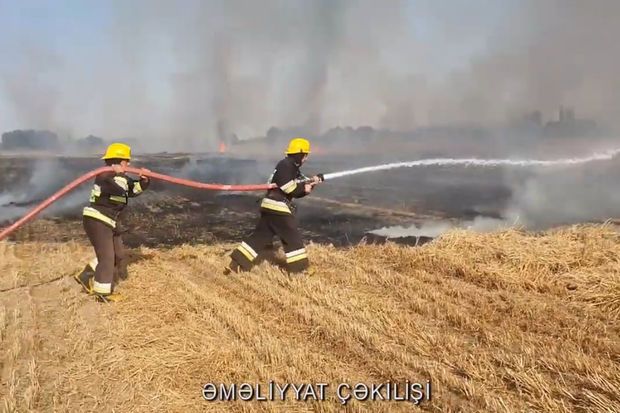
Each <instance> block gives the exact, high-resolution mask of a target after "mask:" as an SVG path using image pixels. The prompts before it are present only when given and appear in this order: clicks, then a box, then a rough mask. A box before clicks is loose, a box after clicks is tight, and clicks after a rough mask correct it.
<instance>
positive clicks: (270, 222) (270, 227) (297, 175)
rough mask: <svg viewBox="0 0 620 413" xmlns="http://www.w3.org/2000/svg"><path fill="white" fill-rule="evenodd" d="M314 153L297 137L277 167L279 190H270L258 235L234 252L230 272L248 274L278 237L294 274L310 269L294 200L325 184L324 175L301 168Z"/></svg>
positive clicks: (263, 204)
mask: <svg viewBox="0 0 620 413" xmlns="http://www.w3.org/2000/svg"><path fill="white" fill-rule="evenodd" d="M309 154H310V142H308V140H306V139H304V138H294V139H292V140H291V141H290V143H289V145H288V149H287V150H286V157H285V158H284V159H282V160H281V161H280V162H278V164H277V165H276V168H275V170H274V171H273V173H272V175H271V177H270V178H269V181H268V183H275V184H276V188H274V189H270V190H268V191H267V194H266V196H265V197H264V198H263V200H262V202H261V205H260V219H259V220H258V223H257V225H256V228H255V230H254V232H253V233H252V234H251V235H250V236H249V237H248V238H247V239H245V240H244V241H243V242H241V244H240V245H239V246H238V247H237V248H236V249H235V250H234V251H233V252H232V253H231V256H230V257H231V263H230V265H229V267H228V268H227V269H226V271H225V272H226V273H228V272H230V271H234V272H239V271H248V270H250V269H251V268H252V266H253V265H254V263H255V261H256V259H257V257H258V254H259V253H260V252H261V251H262V250H264V249H265V248H266V247H267V246H268V245H270V244H271V242H272V240H273V237H274V235H275V236H277V237H279V238H280V240H281V241H282V246H283V247H284V252H285V254H286V265H287V269H288V271H289V272H290V273H296V272H303V271H304V270H306V269H307V268H308V266H309V260H308V254H307V252H306V249H305V248H304V242H303V239H302V236H301V233H300V232H299V229H298V228H297V225H298V222H297V218H296V217H295V205H294V204H293V199H294V198H303V197H304V196H306V195H308V194H309V193H310V192H311V191H312V189H313V188H314V186H315V185H317V184H318V183H320V182H322V181H323V175H322V174H319V175H315V176H313V177H312V178H307V177H306V176H304V175H303V174H302V173H301V171H300V167H301V165H302V164H303V163H304V162H306V160H307V159H308V155H309Z"/></svg>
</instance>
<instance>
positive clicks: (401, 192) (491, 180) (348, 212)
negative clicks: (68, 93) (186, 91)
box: [0, 154, 618, 247]
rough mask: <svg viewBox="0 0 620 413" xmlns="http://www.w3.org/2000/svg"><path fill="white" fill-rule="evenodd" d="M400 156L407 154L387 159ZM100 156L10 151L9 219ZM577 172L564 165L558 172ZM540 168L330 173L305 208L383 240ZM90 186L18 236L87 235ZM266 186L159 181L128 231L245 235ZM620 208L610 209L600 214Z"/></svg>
mask: <svg viewBox="0 0 620 413" xmlns="http://www.w3.org/2000/svg"><path fill="white" fill-rule="evenodd" d="M395 160H402V159H388V160H387V161H395ZM275 161H277V159H268V160H267V159H261V160H255V159H238V158H232V157H224V156H220V155H191V156H190V155H187V154H162V155H150V156H143V157H138V158H137V159H136V160H135V162H134V166H138V167H140V166H144V167H147V168H149V169H151V170H153V171H156V172H161V173H164V174H169V175H173V176H179V177H185V178H189V179H194V180H197V181H202V182H216V183H229V184H243V183H264V182H265V181H266V180H267V178H268V176H269V174H270V173H271V171H272V169H273V165H274V163H275ZM383 161H385V160H383ZM374 163H375V164H376V163H377V161H374ZM372 164H373V160H372V159H363V158H358V159H355V160H348V161H346V162H343V160H342V158H329V157H318V156H317V157H316V159H311V160H310V161H309V162H308V164H307V165H305V166H304V168H303V170H304V172H305V173H306V174H307V175H311V174H314V173H318V172H324V173H329V172H334V171H338V170H343V169H347V168H354V167H359V166H367V165H372ZM100 165H101V164H100V161H99V160H98V159H96V158H28V157H21V158H0V170H1V174H0V176H1V179H0V226H4V225H6V224H8V223H10V222H12V221H13V220H15V219H17V218H19V217H20V216H22V215H23V214H25V213H26V212H28V211H29V210H30V209H31V208H33V207H34V206H35V205H36V204H37V203H38V202H40V201H41V200H43V199H45V198H46V197H48V196H49V195H51V194H52V193H53V192H55V191H56V190H58V189H60V188H61V187H62V186H64V185H65V184H67V183H68V182H70V181H71V180H73V179H75V178H76V177H78V176H79V175H81V174H83V173H85V172H87V171H89V170H92V169H94V168H97V167H99V166H100ZM569 172H570V176H571V179H572V182H573V183H574V185H576V186H579V185H580V184H582V185H585V184H587V182H588V181H592V180H596V179H597V178H598V177H601V176H607V175H613V174H616V173H617V172H618V168H617V166H616V162H603V163H601V164H599V165H598V166H597V167H596V168H594V167H592V166H590V167H588V168H573V169H572V170H570V171H569ZM567 173H568V172H567V171H566V170H560V171H555V172H553V173H552V174H551V175H552V176H555V175H557V176H563V175H564V174H567ZM554 174H555V175H554ZM533 175H534V172H533V171H529V170H516V171H515V170H511V171H508V170H503V169H500V168H494V169H485V168H473V167H467V168H459V167H439V166H434V167H424V168H403V169H396V170H391V171H382V172H376V173H369V174H361V175H357V176H350V177H344V178H340V179H335V180H332V181H327V182H325V183H324V184H323V185H321V186H319V187H318V188H317V189H316V190H315V191H314V192H313V194H312V195H310V196H309V197H307V198H304V199H301V200H298V201H297V205H298V217H299V220H300V223H301V228H302V230H303V233H304V236H305V237H306V239H307V240H308V241H313V242H318V243H328V244H329V243H331V244H334V245H336V246H347V245H355V244H358V243H360V242H369V243H376V242H379V243H381V242H384V241H385V237H386V235H377V234H372V233H370V232H371V231H374V230H378V229H381V228H386V227H393V226H401V227H410V226H418V227H420V226H422V225H428V224H429V223H431V224H432V223H441V225H443V226H444V227H445V226H446V225H450V223H453V224H458V223H460V222H465V221H471V220H474V219H495V220H501V219H503V218H505V217H504V216H503V213H504V211H505V210H506V208H507V206H508V205H509V204H510V202H511V200H512V197H513V196H514V188H515V186H517V185H525V184H526V183H527V181H528V179H531V176H533ZM90 186H91V184H90V183H86V184H83V185H82V186H81V187H80V188H78V189H77V190H76V191H74V192H72V193H71V194H69V196H67V197H66V198H63V199H62V200H61V201H59V202H58V203H57V204H55V205H53V206H52V207H50V208H49V209H48V210H46V211H44V212H43V214H42V215H41V216H40V218H39V219H37V220H36V221H35V222H33V223H30V224H29V225H27V226H26V227H25V228H23V229H22V230H20V231H19V232H17V233H16V234H14V235H13V236H12V239H14V240H30V241H32V240H41V241H65V240H68V239H73V238H75V237H81V236H83V232H82V228H81V216H80V214H81V208H82V207H83V206H84V205H85V203H86V200H87V198H88V192H89V191H90ZM262 195H263V193H262V192H237V193H226V192H214V191H200V190H195V189H191V188H185V187H181V186H176V185H172V184H168V183H165V182H161V181H153V184H152V186H151V188H150V190H149V191H148V192H147V193H145V194H144V195H143V196H141V197H139V198H136V199H133V200H132V202H131V207H130V213H129V217H128V233H127V234H126V236H125V239H126V242H127V244H128V245H130V246H132V247H137V246H141V245H144V246H148V247H155V246H175V245H180V244H202V243H216V242H236V241H238V240H240V238H241V237H243V236H244V235H245V234H247V233H248V232H250V231H251V230H252V229H253V226H254V224H255V222H256V219H257V211H258V201H259V199H260V197H261V196H262ZM612 212H613V211H612ZM615 217H616V215H613V214H608V215H607V216H602V217H601V219H600V220H604V219H607V218H615ZM594 221H596V219H594ZM567 223H571V222H567ZM436 232H437V231H431V233H429V234H424V233H420V232H419V231H418V232H417V235H416V237H407V236H406V234H403V233H402V231H401V233H399V234H398V235H395V236H394V237H392V240H393V241H395V242H401V243H407V244H419V243H420V242H421V241H422V242H425V241H428V240H430V239H432V238H433V237H434V236H435V235H436V234H435V233H436Z"/></svg>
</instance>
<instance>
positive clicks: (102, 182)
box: [83, 172, 150, 231]
mask: <svg viewBox="0 0 620 413" xmlns="http://www.w3.org/2000/svg"><path fill="white" fill-rule="evenodd" d="M149 184H150V181H148V180H147V179H145V178H141V179H140V180H135V179H132V178H130V177H129V176H127V175H126V174H124V173H115V172H105V173H103V174H100V175H97V177H96V178H95V184H94V185H93V188H92V190H91V193H90V205H89V206H87V207H85V208H84V210H83V215H84V216H85V217H90V218H94V219H97V220H99V221H102V222H104V223H105V224H107V225H108V226H110V227H111V228H113V229H114V230H117V231H120V228H119V226H120V225H119V224H120V221H121V220H122V216H123V211H124V210H125V207H126V206H127V203H128V199H129V198H132V197H136V196H138V195H140V194H141V193H142V191H144V190H145V189H147V188H148V186H149Z"/></svg>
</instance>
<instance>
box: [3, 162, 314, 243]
mask: <svg viewBox="0 0 620 413" xmlns="http://www.w3.org/2000/svg"><path fill="white" fill-rule="evenodd" d="M112 171H113V169H112V167H110V166H104V167H102V168H98V169H94V170H92V171H90V172H88V173H86V174H84V175H82V176H80V177H79V178H77V179H75V180H74V181H72V182H70V183H69V184H67V185H66V186H65V187H64V188H62V189H60V190H59V191H57V192H56V193H55V194H53V195H52V196H50V197H49V198H47V199H46V200H45V201H43V202H41V203H40V204H39V205H37V206H36V207H35V208H34V209H33V210H31V211H30V212H28V213H27V214H26V215H24V216H23V217H22V218H20V219H19V220H17V221H15V222H14V223H13V224H11V225H10V226H8V227H6V228H4V229H3V230H2V231H1V232H0V241H2V240H3V239H5V238H6V237H8V236H9V235H10V234H12V233H13V232H15V231H17V229H19V228H20V227H21V226H23V225H25V224H26V223H27V222H29V221H30V220H32V219H33V218H34V217H36V216H37V215H38V214H39V213H41V211H43V210H44V209H45V208H47V207H49V206H50V205H52V204H53V203H54V202H56V201H58V200H59V199H60V198H62V197H63V196H65V195H66V194H68V193H69V192H71V191H72V190H74V189H75V188H77V187H78V186H80V185H81V184H83V183H84V182H86V181H88V180H90V179H92V178H94V177H95V176H97V175H100V174H102V173H105V172H112ZM125 171H126V172H129V173H134V174H137V175H144V176H148V177H149V178H153V179H158V180H161V181H166V182H170V183H173V184H176V185H183V186H188V187H191V188H197V189H206V190H211V191H262V190H268V189H271V188H275V187H276V184H257V185H223V184H207V183H204V182H196V181H192V180H189V179H183V178H176V177H173V176H169V175H164V174H160V173H157V172H152V171H146V170H143V169H138V168H131V167H127V168H125ZM305 182H307V180H302V181H299V182H298V183H305Z"/></svg>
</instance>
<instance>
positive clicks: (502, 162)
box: [0, 148, 620, 241]
mask: <svg viewBox="0 0 620 413" xmlns="http://www.w3.org/2000/svg"><path fill="white" fill-rule="evenodd" d="M618 153H620V148H619V149H612V150H609V151H606V152H602V153H595V154H594V155H591V156H588V157H585V158H566V159H556V160H532V159H524V160H514V159H476V158H467V159H454V158H435V159H421V160H417V161H411V162H395V163H388V164H383V165H377V166H367V167H364V168H357V169H350V170H347V171H341V172H332V173H328V174H324V175H323V174H320V175H319V178H320V180H321V181H326V180H330V179H336V178H342V177H344V176H350V175H358V174H362V173H368V172H377V171H385V170H390V169H396V168H411V167H417V166H459V165H460V166H480V167H496V166H518V167H523V166H562V165H577V164H583V163H587V162H593V161H603V160H610V159H612V158H613V157H614V156H616V155H617V154H618ZM112 171H113V169H112V167H109V166H106V167H102V168H99V169H95V170H92V171H90V172H88V173H86V174H84V175H82V176H81V177H79V178H77V179H75V180H74V181H72V182H71V183H69V184H68V185H66V186H65V187H64V188H62V189H60V190H59V191H57V192H56V193H55V194H53V195H52V196H50V197H49V198H47V199H46V200H45V201H43V202H41V203H40V204H39V205H37V206H36V207H35V208H34V209H33V210H32V211H30V212H29V213H28V214H26V215H24V216H23V217H22V218H20V219H19V220H17V221H16V222H14V223H13V224H11V225H10V226H8V227H7V228H4V229H3V230H2V231H0V241H1V240H3V239H5V238H6V237H8V236H9V235H10V234H12V233H13V232H15V231H17V229H19V228H20V227H21V226H23V225H25V224H26V223H27V222H29V221H30V220H32V219H34V217H36V216H37V215H38V214H39V213H41V211H43V210H44V209H45V208H47V207H49V206H50V205H52V204H53V203H54V202H56V201H58V200H59V199H60V198H62V197H63V196H65V195H66V194H68V193H69V192H71V191H72V190H74V189H75V188H77V187H78V186H80V185H81V184H83V183H84V182H86V181H88V180H90V179H92V178H94V177H95V176H97V175H100V174H102V173H105V172H112ZM126 172H128V173H133V174H137V175H145V176H148V177H150V178H154V179H158V180H161V181H165V182H170V183H173V184H176V185H183V186H187V187H190V188H196V189H203V190H211V191H265V190H268V189H272V188H275V187H276V185H275V184H257V185H225V184H210V183H204V182H197V181H192V180H189V179H183V178H176V177H173V176H169V175H164V174H160V173H157V172H151V171H146V170H142V169H137V168H131V167H129V168H126ZM310 181H311V179H304V180H300V181H299V183H308V182H310Z"/></svg>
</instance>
